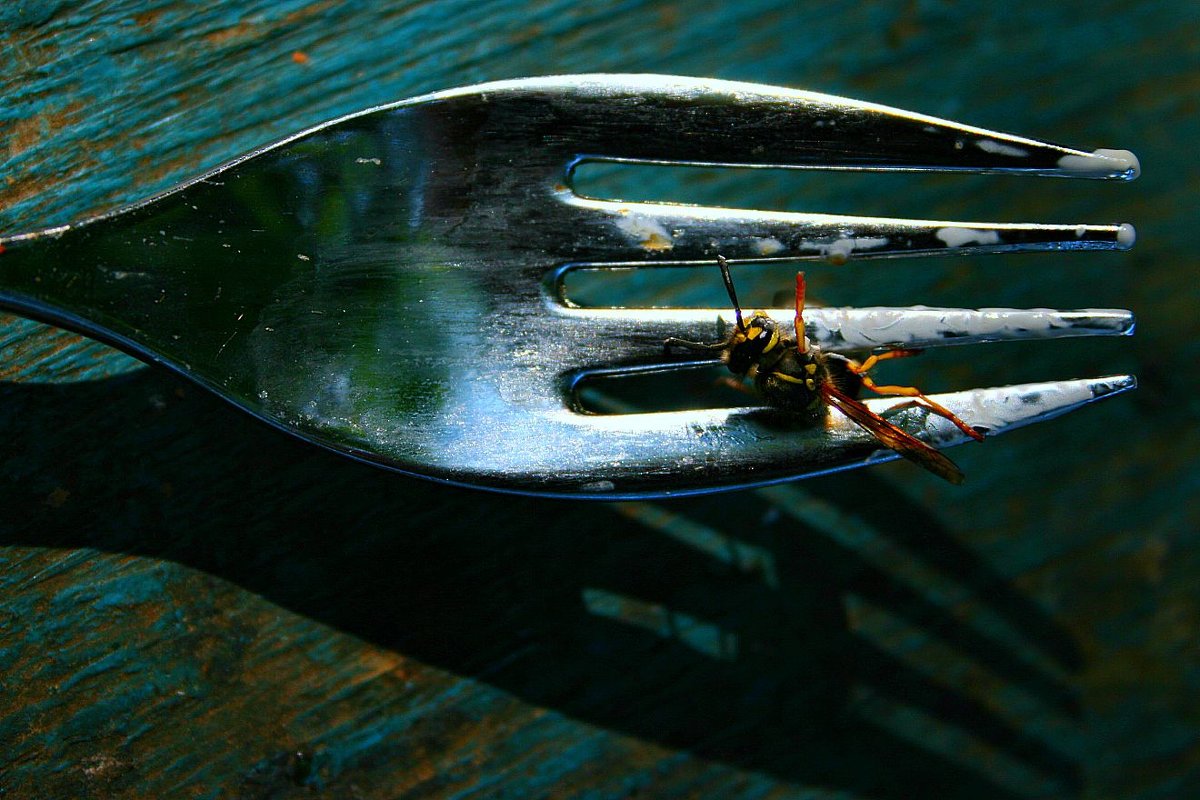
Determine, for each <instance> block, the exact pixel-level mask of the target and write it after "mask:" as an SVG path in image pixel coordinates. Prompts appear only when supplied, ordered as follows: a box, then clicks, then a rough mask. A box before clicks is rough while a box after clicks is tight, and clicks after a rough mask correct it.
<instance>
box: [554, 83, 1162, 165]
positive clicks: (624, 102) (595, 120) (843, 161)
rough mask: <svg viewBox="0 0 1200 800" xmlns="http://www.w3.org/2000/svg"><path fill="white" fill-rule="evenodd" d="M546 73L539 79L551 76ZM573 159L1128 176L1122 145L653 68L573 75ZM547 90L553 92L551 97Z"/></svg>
mask: <svg viewBox="0 0 1200 800" xmlns="http://www.w3.org/2000/svg"><path fill="white" fill-rule="evenodd" d="M554 80H555V79H547V80H546V82H547V83H551V84H552V83H553V82H554ZM557 88H559V89H560V91H559V92H558V93H557V98H558V101H559V102H560V103H563V104H567V105H569V106H570V110H571V111H572V112H574V114H576V115H578V116H579V117H581V118H582V119H581V122H582V123H583V126H580V127H574V128H573V129H572V130H573V136H575V137H576V141H577V144H578V145H579V152H578V156H579V157H580V158H581V159H600V160H614V161H622V160H629V161H648V162H655V163H671V164H708V165H742V166H771V167H792V168H820V169H855V170H889V171H890V170H909V171H926V170H931V171H960V172H979V173H984V172H1017V173H1024V174H1036V175H1049V176H1057V177H1082V178H1104V179H1118V180H1131V179H1133V178H1136V177H1137V175H1138V174H1139V171H1140V168H1139V166H1138V161H1137V158H1136V157H1135V156H1134V155H1133V154H1132V153H1130V152H1129V151H1127V150H1092V151H1088V150H1081V149H1077V148H1072V147H1064V146H1062V145H1058V144H1053V143H1050V142H1045V141H1040V140H1037V139H1031V138H1028V137H1024V136H1015V135H1012V134H1007V133H1001V132H999V131H993V130H988V129H985V128H979V127H974V126H970V125H963V124H960V123H957V122H953V121H951V120H946V119H940V118H938V117H932V116H928V115H924V114H916V113H912V112H909V111H904V110H901V109H897V108H891V107H888V106H883V105H878V104H876V103H867V102H862V101H859V100H852V99H849V98H845V97H836V96H833V95H827V94H819V93H816V92H806V91H798V90H792V89H785V88H780V87H774V86H765V85H761V84H754V83H742V82H735V81H722V80H712V79H702V78H680V77H673V76H661V75H588V76H576V77H575V78H574V79H573V80H572V82H571V83H569V84H567V85H566V86H560V87H557ZM552 94H554V93H552Z"/></svg>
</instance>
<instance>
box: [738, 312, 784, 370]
mask: <svg viewBox="0 0 1200 800" xmlns="http://www.w3.org/2000/svg"><path fill="white" fill-rule="evenodd" d="M778 346H779V325H778V324H777V323H776V322H775V320H773V319H771V318H770V317H768V316H767V315H766V314H764V313H763V312H761V311H755V312H754V314H753V315H752V316H751V317H750V319H749V320H747V321H746V323H745V327H739V328H735V329H734V331H733V336H732V337H731V338H730V340H729V348H728V350H726V358H725V363H726V364H727V365H728V367H729V371H730V372H732V373H734V374H735V375H745V374H746V373H747V372H749V371H750V368H751V367H753V366H756V365H758V364H759V363H761V362H762V361H763V359H764V358H767V357H769V356H770V355H771V354H772V353H773V351H774V350H775V348H776V347H778Z"/></svg>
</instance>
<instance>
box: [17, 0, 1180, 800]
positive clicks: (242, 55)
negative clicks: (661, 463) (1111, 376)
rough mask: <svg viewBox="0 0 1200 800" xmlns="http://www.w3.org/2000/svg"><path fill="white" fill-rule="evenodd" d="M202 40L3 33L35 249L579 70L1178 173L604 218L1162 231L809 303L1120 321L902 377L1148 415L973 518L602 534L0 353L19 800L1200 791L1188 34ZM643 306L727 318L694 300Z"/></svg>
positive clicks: (831, 290) (916, 504)
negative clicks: (1076, 311) (391, 113)
mask: <svg viewBox="0 0 1200 800" xmlns="http://www.w3.org/2000/svg"><path fill="white" fill-rule="evenodd" d="M204 6H205V9H204V10H202V5H201V4H191V3H183V2H179V0H148V1H145V2H132V0H103V1H101V0H45V2H37V3H35V2H22V0H17V2H9V3H5V4H3V6H2V7H0V97H2V98H3V99H2V100H0V230H3V231H6V232H10V233H11V232H16V231H20V230H26V229H31V228H38V227H44V226H49V225H53V224H58V223H64V222H67V221H70V220H72V219H77V218H79V217H82V216H85V215H87V214H91V213H96V212H98V211H101V210H104V209H108V208H112V207H115V206H117V205H120V204H123V203H127V202H130V201H132V200H134V199H137V198H141V197H144V196H146V195H148V194H150V193H153V192H155V191H158V190H161V189H163V188H166V187H168V186H170V185H172V184H173V183H175V182H177V181H179V180H182V179H184V178H186V177H188V176H190V175H192V174H194V173H196V172H197V171H199V170H201V169H203V168H206V167H210V166H214V165H216V164H218V163H220V162H221V161H223V160H225V159H227V158H230V157H232V156H235V155H237V154H239V153H241V152H244V151H246V150H248V149H250V148H252V147H254V146H256V145H260V144H263V143H265V142H268V141H270V140H272V139H275V138H277V137H280V136H282V135H284V134H287V133H290V132H293V131H296V130H299V129H301V128H303V127H306V126H309V125H312V124H315V123H317V122H319V121H322V120H325V119H328V118H331V117H334V116H336V115H339V114H342V113H345V112H350V111H353V110H356V109H359V108H363V107H366V106H370V105H373V104H378V103H382V102H386V101H389V100H393V99H398V98H402V97H406V96H411V95H414V94H418V93H421V92H424V91H428V90H432V89H437V88H445V87H449V86H455V85H463V84H467V83H472V82H476V81H480V80H486V79H495V78H504V77H515V76H521V75H531V74H543V73H552V72H582V71H652V72H669V73H681V74H696V75H714V76H718V77H726V78H736V79H746V80H758V81H764V82H770V83H779V84H786V85H793V86H800V87H805V88H811V89H816V90H821V91H828V92H832V93H838V94H847V95H852V96H856V97H862V98H866V99H870V100H876V101H879V102H884V103H888V104H891V105H898V106H901V107H906V108H911V109H913V110H918V111H924V112H927V113H932V114H937V115H942V116H950V117H953V118H957V119H961V120H963V121H966V122H971V123H975V124H979V125H984V126H989V127H997V128H1001V129H1009V130H1013V131H1015V132H1018V133H1025V134H1029V135H1034V136H1041V137H1045V138H1050V139H1055V140H1060V141H1064V142H1067V143H1070V144H1076V145H1080V146H1087V147H1128V148H1132V149H1134V150H1135V151H1136V152H1138V154H1139V155H1140V156H1141V158H1142V164H1143V167H1144V172H1145V175H1144V177H1143V178H1142V179H1141V180H1140V181H1138V182H1137V183H1136V184H1133V185H1109V184H1104V185H1100V184H1083V185H1080V184H1076V183H1070V184H1067V183H1065V182H1054V181H1038V180H1016V179H1013V180H1006V179H1001V178H992V179H970V178H967V179H963V178H958V179H952V178H949V177H941V178H929V179H921V178H913V177H911V176H866V177H861V176H860V177H854V176H845V175H776V174H772V173H763V172H758V173H751V174H715V173H712V172H703V173H700V174H692V173H687V174H684V173H681V172H680V171H678V170H656V171H653V172H652V173H651V174H650V175H649V176H645V175H640V176H637V177H635V178H630V177H629V176H626V175H623V174H619V175H607V176H606V175H604V174H600V175H599V176H598V177H596V178H595V180H596V181H597V185H600V186H607V187H609V190H610V191H613V192H617V193H621V194H624V195H625V196H627V197H633V198H634V199H636V197H637V196H641V195H643V194H644V195H646V196H652V197H668V198H673V199H680V200H689V201H694V202H706V203H715V204H726V205H733V206H762V207H776V208H795V209H806V210H831V211H846V212H860V213H869V214H895V215H914V216H925V217H932V218H958V219H1012V220H1016V219H1038V220H1045V221H1067V222H1076V221H1096V222H1108V221H1125V220H1128V221H1132V222H1134V223H1136V224H1137V225H1138V228H1139V232H1140V235H1141V241H1140V242H1139V243H1138V246H1137V248H1136V249H1135V250H1134V251H1132V252H1131V253H1126V254H1050V255H1042V256H1029V257H1020V258H1016V257H1013V258H1009V257H992V258H986V259H983V258H980V259H970V260H961V261H944V260H942V261H924V260H909V261H903V262H897V263H894V264H880V263H878V262H876V263H867V262H864V263H859V264H856V263H853V262H852V263H851V264H849V265H847V266H844V267H830V266H820V265H818V266H814V267H813V268H812V270H813V271H812V272H810V282H811V283H812V285H813V287H814V288H813V292H814V293H815V294H816V295H817V297H818V298H819V299H821V300H823V301H825V302H828V303H830V304H856V305H865V304H875V303H889V304H901V305H904V304H917V303H924V304H929V305H967V306H974V305H987V306H1002V305H1010V306H1053V307H1060V308H1072V307H1083V306H1094V307H1128V308H1132V309H1133V310H1135V311H1136V312H1137V313H1138V314H1139V318H1140V326H1139V330H1138V334H1137V336H1136V337H1134V338H1132V339H1118V340H1103V341H1101V340H1092V341H1086V340H1079V341H1065V342H1054V343H1046V344H1044V345H1035V344H1027V345H1026V344H1022V345H1017V344H1012V345H997V346H993V347H991V348H978V349H972V350H957V349H951V350H950V351H949V352H942V353H937V354H933V355H928V356H926V357H925V358H924V359H920V360H918V361H919V362H921V363H914V364H912V365H911V366H909V365H897V366H896V367H895V368H894V371H893V368H891V367H889V371H888V375H889V377H894V376H897V375H899V376H901V377H903V378H905V379H911V380H913V381H915V382H917V383H918V384H919V385H922V386H924V387H926V388H929V389H931V390H942V389H950V388H955V387H965V386H971V385H977V384H978V385H994V384H1004V383H1018V382H1024V381H1030V380H1041V379H1050V378H1058V377H1077V376H1087V375H1101V374H1108V373H1115V372H1132V373H1136V374H1138V375H1139V377H1140V378H1141V381H1142V387H1141V388H1140V389H1139V390H1138V391H1137V392H1136V393H1135V394H1133V395H1128V396H1125V397H1121V398H1117V399H1114V400H1111V401H1107V402H1105V403H1102V404H1100V405H1099V406H1097V407H1095V408H1092V409H1088V410H1086V411H1083V412H1080V413H1077V414H1074V415H1071V416H1070V417H1068V418H1064V419H1062V420H1060V421H1057V422H1054V423H1051V424H1047V425H1042V426H1037V427H1035V428H1030V429H1027V430H1024V431H1020V432H1016V433H1013V434H1009V435H1006V436H1004V437H1002V438H1000V439H997V440H995V441H989V442H988V443H986V444H985V445H977V446H971V447H964V448H961V449H958V450H956V451H955V452H954V453H953V455H954V457H955V458H956V460H958V461H959V462H960V463H961V464H962V466H963V467H964V468H965V470H966V472H967V474H968V483H967V485H966V486H964V487H962V488H952V487H949V486H944V485H941V484H940V483H939V482H938V481H937V480H936V479H935V478H933V477H931V476H929V475H926V474H924V473H922V472H921V471H920V470H917V469H915V468H913V467H911V465H907V464H898V465H890V466H883V467H878V468H873V469H871V470H865V471H859V472H856V473H851V474H844V475H840V476H833V477H828V478H822V479H817V480H811V481H807V482H802V483H797V484H793V485H789V486H783V487H777V488H772V489H766V490H761V491H747V492H740V493H734V494H729V495H722V496H716V497H708V498H700V499H692V500H687V501H679V502H659V503H619V504H611V505H602V504H588V505H581V504H578V503H570V502H562V501H546V500H535V499H524V498H516V497H503V496H497V495H491V494H484V493H478V492H472V491H468V490H463V489H454V488H445V487H441V486H435V485H431V484H429V483H426V482H423V481H419V480H414V479H407V478H403V477H398V476H394V475H389V474H384V473H382V472H380V471H376V470H373V469H371V468H368V467H365V466H363V465H360V464H355V463H350V462H348V461H344V460H340V459H338V458H335V457H333V456H330V455H328V454H324V453H320V452H316V451H315V450H313V449H310V448H308V447H306V446H303V445H301V444H298V443H296V442H293V441H290V440H288V439H287V438H285V437H282V436H280V435H279V434H277V433H275V432H272V431H270V430H268V429H267V428H266V427H265V426H262V425H260V424H257V423H255V422H253V421H251V420H249V419H246V418H244V417H243V416H241V415H240V414H238V413H236V412H234V411H232V410H230V409H228V408H227V407H226V406H224V405H223V404H222V403H220V402H219V401H216V400H214V399H213V398H211V397H208V396H206V395H204V394H203V393H201V392H199V391H198V390H196V389H194V388H193V387H192V386H190V385H188V384H186V383H184V382H182V381H180V380H178V379H176V378H173V377H171V376H168V375H166V374H164V373H163V372H160V371H157V370H152V369H148V368H145V367H142V366H141V365H140V364H139V363H138V362H135V361H133V360H131V359H129V358H127V357H125V356H122V355H120V354H117V353H115V352H114V351H111V350H109V349H107V348H105V347H102V346H100V345H97V344H94V343H91V342H88V341H86V340H83V339H81V338H79V337H77V336H73V335H70V334H66V333H63V332H60V331H56V330H52V329H49V328H46V327H44V326H41V325H37V324H34V323H30V322H27V321H23V320H20V319H17V318H14V317H0V442H2V443H3V445H2V446H3V450H0V564H2V565H3V569H2V572H0V797H5V798H8V797H11V798H59V797H62V798H108V797H121V798H125V797H130V798H134V797H136V798H142V797H145V798H164V797H213V798H217V797H222V798H225V797H244V798H292V797H295V798H345V797H363V798H383V797H422V798H424V797H428V798H451V797H455V798H458V797H500V796H504V797H587V798H618V797H632V796H635V795H636V796H640V797H654V798H660V797H720V798H727V797H754V798H759V797H806V798H817V797H821V798H824V797H830V798H832V797H847V796H855V797H873V798H907V797H971V798H976V797H1060V796H1084V797H1095V798H1108V797H1123V798H1158V797H1182V796H1188V795H1189V794H1194V793H1195V792H1196V791H1197V790H1198V789H1200V746H1198V743H1197V740H1198V727H1197V722H1198V721H1200V704H1198V703H1197V697H1198V696H1200V695H1198V693H1197V690H1196V686H1197V683H1198V682H1200V664H1198V661H1200V649H1198V648H1197V645H1196V642H1197V633H1196V632H1197V630H1198V629H1200V602H1198V600H1197V593H1196V588H1195V587H1196V586H1197V585H1198V583H1197V581H1198V579H1200V555H1198V554H1200V548H1198V547H1197V544H1198V543H1200V542H1198V538H1200V537H1197V529H1198V524H1197V523H1198V522H1200V508H1198V504H1197V502H1196V500H1195V497H1196V492H1197V488H1198V484H1200V467H1198V465H1197V460H1196V457H1195V453H1196V452H1197V451H1198V449H1200V448H1198V444H1200V442H1198V434H1197V426H1196V416H1197V412H1198V406H1197V399H1196V398H1197V393H1196V390H1197V388H1198V387H1197V385H1196V383H1197V382H1196V380H1195V376H1196V371H1195V365H1196V363H1197V359H1198V356H1200V344H1198V342H1200V335H1198V332H1197V318H1198V315H1197V314H1196V308H1197V301H1198V299H1200V298H1198V294H1200V292H1198V290H1197V283H1198V281H1197V278H1196V270H1195V262H1196V256H1195V246H1194V244H1195V238H1194V232H1195V224H1196V222H1195V209H1196V205H1195V187H1196V186H1197V185H1200V170H1198V168H1197V159H1196V158H1195V154H1194V152H1193V151H1194V149H1195V148H1194V142H1195V141H1197V138H1198V134H1200V129H1198V126H1197V122H1196V120H1197V119H1198V118H1200V115H1198V114H1197V110H1198V109H1197V96H1198V95H1197V87H1198V86H1200V51H1198V50H1197V47H1196V42H1197V41H1200V13H1198V11H1197V7H1196V5H1195V4H1194V3H1189V2H1166V3H1159V2H1137V3H1116V2H1095V1H1093V2H1087V3H1084V2H1081V1H1079V0H1071V1H1070V2H1064V3H1057V4H1055V3H1045V2H1015V3H1009V4H1004V5H1003V7H1001V5H1000V4H994V5H993V4H987V3H982V2H974V3H962V4H949V3H942V2H919V3H916V2H908V3H901V2H884V3H879V4H869V5H868V4H861V3H852V2H841V1H832V2H821V3H815V2H812V3H804V2H785V0H747V1H746V2H742V3H736V4H725V3H717V2H713V3H708V4H685V3H667V2H648V1H646V0H629V1H628V2H619V3H607V4H606V3H597V4H589V3H577V2H566V1H565V0H526V2H513V1H510V2H478V1H477V0H446V1H445V2H439V3H387V4H385V3H378V4H366V3H334V2H328V1H327V0H319V1H313V0H273V1H272V2H266V0H246V1H245V2H241V3H233V2H223V3H210V4H204ZM382 6H388V7H389V8H388V9H387V10H378V8H379V7H382ZM371 9H376V10H371ZM788 275H789V272H788V270H787V268H783V269H782V270H780V269H769V268H764V269H763V270H761V271H760V272H759V273H756V275H755V277H753V278H748V279H747V280H746V282H745V285H744V286H743V287H741V288H742V291H743V292H744V295H745V298H746V299H745V302H746V303H747V304H748V305H754V304H755V303H758V304H766V303H769V301H770V298H771V296H772V294H773V292H774V290H775V289H777V288H780V287H783V288H786V286H787V280H788ZM634 288H636V289H637V290H638V291H641V292H643V293H648V296H649V297H650V298H651V299H656V298H657V299H665V300H669V301H672V302H678V301H681V300H682V301H691V302H696V303H699V304H719V303H721V298H722V290H721V287H720V285H719V281H716V280H715V279H714V276H713V275H702V274H699V273H688V274H686V275H685V274H682V273H680V272H678V271H663V272H662V273H660V274H658V275H655V276H652V277H651V278H648V279H646V281H645V284H644V285H640V286H639V287H634ZM622 291H624V290H622ZM630 291H631V292H632V291H633V288H631V289H630ZM756 298H757V299H756ZM905 370H907V372H906V371H905Z"/></svg>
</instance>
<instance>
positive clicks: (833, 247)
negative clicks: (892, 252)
mask: <svg viewBox="0 0 1200 800" xmlns="http://www.w3.org/2000/svg"><path fill="white" fill-rule="evenodd" d="M887 243H888V239H887V237H885V236H858V237H846V238H842V239H836V240H834V241H832V242H803V243H801V245H800V247H801V249H803V250H816V251H817V252H818V253H820V254H821V255H822V256H824V257H825V258H827V259H829V260H830V261H832V262H834V263H838V264H840V263H844V262H845V261H846V260H847V259H849V258H850V255H851V254H852V253H853V252H854V251H856V250H874V249H876V248H878V247H883V246H885V245H886V244H887Z"/></svg>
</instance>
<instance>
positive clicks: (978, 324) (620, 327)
mask: <svg viewBox="0 0 1200 800" xmlns="http://www.w3.org/2000/svg"><path fill="white" fill-rule="evenodd" d="M557 312H558V313H559V314H561V315H563V316H564V317H566V318H567V319H568V321H569V324H566V325H562V326H557V328H556V329H558V330H562V331H569V332H570V341H569V342H568V343H567V344H568V345H569V346H568V347H566V348H564V352H563V353H561V354H560V356H559V358H560V360H561V363H560V365H561V366H564V367H565V368H567V369H590V368H595V367H597V366H612V367H616V369H610V370H604V369H600V370H595V372H599V373H604V372H624V371H627V368H629V367H634V368H635V370H636V371H641V370H643V369H648V370H654V369H660V368H663V367H664V366H686V365H687V364H694V363H698V362H700V363H706V362H713V363H715V362H716V361H717V359H716V358H715V356H706V355H705V354H702V353H697V352H695V351H684V352H675V353H672V354H667V353H666V352H665V350H664V346H663V342H664V341H665V340H666V339H668V338H670V337H678V338H682V339H688V340H692V341H717V340H720V339H723V338H724V337H725V336H727V335H728V334H729V332H730V330H731V326H732V324H733V315H732V312H731V311H730V310H729V309H688V310H682V309H578V308H560V309H558V310H557ZM767 313H768V314H770V315H771V316H772V317H774V318H775V319H780V320H782V319H787V318H788V317H789V316H790V315H791V314H792V313H793V312H792V310H791V309H775V310H768V311H767ZM804 321H805V327H806V332H807V334H808V337H809V339H810V340H811V341H812V342H813V343H815V344H817V345H818V346H820V347H821V348H822V349H823V350H827V351H830V352H843V353H854V352H862V351H864V350H871V349H874V348H881V347H903V348H916V349H924V348H929V347H940V346H943V345H959V344H980V343H985V342H1000V341H1017V340H1024V339H1060V338H1068V337H1075V336H1128V335H1130V334H1132V333H1133V329H1134V316H1133V314H1132V313H1131V312H1129V311H1125V310H1122V309H1081V310H1077V311H1057V310H1054V309H1047V308H1034V309H1013V308H989V309H979V310H974V309H964V308H923V307H918V308H886V307H876V308H827V307H815V308H808V309H805V312H804ZM623 368H624V369H623Z"/></svg>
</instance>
